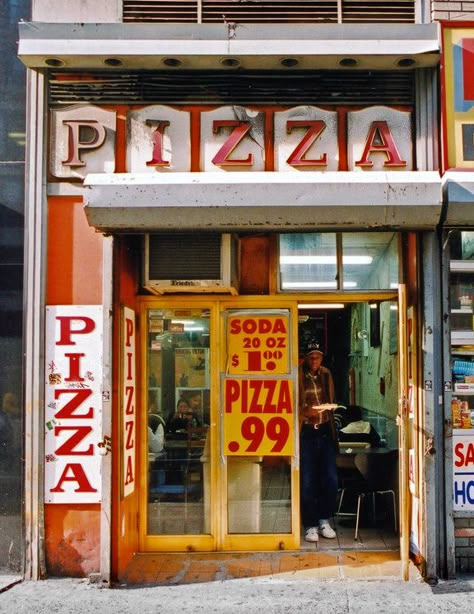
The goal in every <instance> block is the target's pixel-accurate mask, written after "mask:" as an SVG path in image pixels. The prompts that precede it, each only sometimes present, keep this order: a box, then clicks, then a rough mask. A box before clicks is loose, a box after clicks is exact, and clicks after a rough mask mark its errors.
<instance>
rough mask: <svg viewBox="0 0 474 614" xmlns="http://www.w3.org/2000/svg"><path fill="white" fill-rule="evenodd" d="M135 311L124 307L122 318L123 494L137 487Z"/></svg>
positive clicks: (129, 492) (127, 493)
mask: <svg viewBox="0 0 474 614" xmlns="http://www.w3.org/2000/svg"><path fill="white" fill-rule="evenodd" d="M135 341H136V330H135V312H134V311H132V309H129V308H128V307H124V308H123V318H122V343H123V346H122V356H123V363H122V419H123V425H122V426H123V496H124V497H126V496H128V495H129V494H131V493H132V492H133V491H134V489H135V451H136V450H135V448H136V445H135V441H136V373H135V372H136V364H135V359H136V356H135Z"/></svg>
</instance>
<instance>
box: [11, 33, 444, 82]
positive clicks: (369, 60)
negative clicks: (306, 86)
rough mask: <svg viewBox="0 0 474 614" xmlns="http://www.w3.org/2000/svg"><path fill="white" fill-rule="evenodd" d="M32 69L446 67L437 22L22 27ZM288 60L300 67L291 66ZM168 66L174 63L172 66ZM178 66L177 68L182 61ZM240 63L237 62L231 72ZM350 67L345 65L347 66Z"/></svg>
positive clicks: (22, 51) (22, 49) (24, 54)
mask: <svg viewBox="0 0 474 614" xmlns="http://www.w3.org/2000/svg"><path fill="white" fill-rule="evenodd" d="M19 35H20V40H19V46H18V55H19V57H20V59H21V60H22V61H23V62H24V63H25V64H26V66H29V67H30V68H48V67H64V68H75V69H99V68H112V69H114V70H119V69H131V68H138V69H153V70H158V69H162V70H163V69H169V67H170V66H171V67H173V66H174V68H172V69H173V70H176V71H178V72H179V70H180V69H201V70H202V69H212V70H218V69H227V70H228V69H229V64H228V63H226V62H225V60H226V59H228V58H233V59H234V60H237V64H234V65H236V66H240V67H241V68H245V69H249V70H275V69H280V70H281V69H282V66H283V68H284V69H285V70H287V71H289V72H292V71H295V70H308V69H329V68H333V69H334V68H341V65H340V64H339V63H340V62H341V60H344V59H346V60H347V59H348V58H349V59H350V60H355V64H354V67H355V68H357V69H367V68H370V69H384V70H396V69H400V68H404V69H406V68H423V67H427V66H436V65H437V64H438V63H439V36H438V24H437V23H430V24H383V23H374V24H285V25H284V26H283V25H282V24H240V23H239V24H238V25H236V24H233V23H229V24H199V25H197V24H159V25H156V24H123V23H104V24H91V23H84V24H67V23H64V24H61V23H39V22H25V23H20V24H19ZM285 58H291V59H292V60H296V63H293V62H292V63H291V64H288V63H287V64H285V63H284V62H285ZM165 60H168V62H169V61H170V60H172V61H173V62H175V63H171V64H168V65H167V64H166V62H165ZM176 62H177V63H176ZM232 65H233V64H231V66H232ZM342 66H344V64H342Z"/></svg>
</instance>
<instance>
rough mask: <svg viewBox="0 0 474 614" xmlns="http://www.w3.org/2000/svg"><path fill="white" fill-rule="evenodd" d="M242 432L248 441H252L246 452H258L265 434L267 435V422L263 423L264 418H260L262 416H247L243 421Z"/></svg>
mask: <svg viewBox="0 0 474 614" xmlns="http://www.w3.org/2000/svg"><path fill="white" fill-rule="evenodd" d="M241 432H242V437H243V438H244V439H246V440H247V441H250V444H249V446H248V448H247V450H246V452H256V451H257V450H258V448H259V446H260V444H261V443H262V439H263V436H264V435H265V424H264V423H263V420H260V418H256V417H255V416H251V417H248V418H245V420H244V421H243V422H242V428H241Z"/></svg>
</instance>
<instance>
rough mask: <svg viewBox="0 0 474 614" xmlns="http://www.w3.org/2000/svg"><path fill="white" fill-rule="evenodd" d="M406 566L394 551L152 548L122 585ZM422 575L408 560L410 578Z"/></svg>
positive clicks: (345, 574)
mask: <svg viewBox="0 0 474 614" xmlns="http://www.w3.org/2000/svg"><path fill="white" fill-rule="evenodd" d="M401 571H402V565H401V561H400V555H399V553H398V551H394V550H385V551H384V550H376V551H370V550H364V551H362V550H351V551H345V550H339V549H335V550H316V549H315V548H313V549H312V550H306V549H305V550H298V551H278V552H206V553H202V552H199V553H198V552H192V553H189V552H185V553H172V552H158V553H157V552H153V553H138V554H135V555H134V557H133V558H132V560H131V561H130V563H129V564H128V566H127V568H126V569H125V572H124V574H123V576H122V577H121V578H120V581H119V585H120V586H131V585H135V586H136V585H142V586H145V585H146V586H158V585H163V586H172V585H178V584H193V583H196V584H197V583H202V582H214V581H219V582H222V581H224V580H232V579H235V578H251V577H257V576H269V577H276V576H278V577H279V578H285V577H286V578H288V579H290V578H296V577H298V578H308V579H311V578H314V579H320V580H321V579H344V578H347V579H349V578H366V579H370V578H378V579H382V578H384V577H386V578H392V579H393V578H398V579H400V578H401V577H402V576H401ZM417 577H419V573H418V570H417V569H416V567H415V566H414V565H413V564H410V579H415V578H417Z"/></svg>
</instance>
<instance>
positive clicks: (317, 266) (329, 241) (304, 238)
mask: <svg viewBox="0 0 474 614" xmlns="http://www.w3.org/2000/svg"><path fill="white" fill-rule="evenodd" d="M280 288H281V289H282V290H284V291H285V290H287V291H290V292H298V291H308V292H316V291H318V290H331V289H332V290H336V288H337V258H336V234H335V233H311V234H283V235H280Z"/></svg>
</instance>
